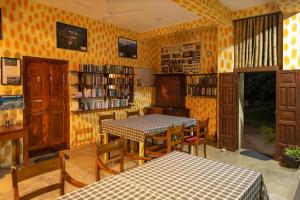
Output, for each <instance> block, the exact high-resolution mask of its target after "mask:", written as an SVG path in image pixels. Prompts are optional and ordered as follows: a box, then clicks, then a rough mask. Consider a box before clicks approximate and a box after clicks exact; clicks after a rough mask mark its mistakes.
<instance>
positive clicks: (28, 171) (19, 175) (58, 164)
mask: <svg viewBox="0 0 300 200" xmlns="http://www.w3.org/2000/svg"><path fill="white" fill-rule="evenodd" d="M54 170H60V182H59V183H56V184H52V185H49V186H46V187H43V188H40V189H38V190H36V191H33V192H31V193H28V194H26V195H24V196H22V197H20V195H19V187H18V183H19V182H22V181H25V180H27V179H29V178H33V177H35V176H38V175H41V174H44V173H47V172H51V171H54ZM12 181H13V190H14V199H15V200H19V199H20V200H27V199H32V198H34V197H37V196H39V195H41V194H44V193H47V192H51V191H53V190H57V189H59V190H60V195H64V193H65V189H64V187H65V181H67V182H68V183H70V184H71V185H73V186H75V187H79V188H81V187H84V186H86V184H84V183H81V182H79V181H76V180H75V179H73V178H72V177H71V176H70V175H69V174H68V173H67V172H66V170H65V160H64V154H63V153H62V152H60V157H59V158H56V159H52V160H47V161H43V162H39V163H36V164H34V165H31V166H26V167H22V168H18V169H17V168H16V167H12Z"/></svg>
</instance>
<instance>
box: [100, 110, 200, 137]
mask: <svg viewBox="0 0 300 200" xmlns="http://www.w3.org/2000/svg"><path fill="white" fill-rule="evenodd" d="M196 123H197V120H196V119H193V118H186V117H175V116H169V115H159V114H153V115H145V116H142V117H133V118H128V119H119V120H110V121H104V122H102V130H103V131H105V132H107V133H111V134H114V135H117V136H120V137H123V138H126V139H130V140H133V141H136V142H144V141H145V138H146V137H147V136H149V135H151V134H156V133H159V132H163V131H166V130H167V128H168V127H172V126H179V125H183V124H184V125H185V126H186V127H187V126H191V125H196Z"/></svg>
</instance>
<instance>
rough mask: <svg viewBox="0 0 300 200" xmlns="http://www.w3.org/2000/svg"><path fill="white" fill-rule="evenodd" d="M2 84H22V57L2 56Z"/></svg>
mask: <svg viewBox="0 0 300 200" xmlns="http://www.w3.org/2000/svg"><path fill="white" fill-rule="evenodd" d="M1 84H2V85H21V59H19V58H4V57H1Z"/></svg>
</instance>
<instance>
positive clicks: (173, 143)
mask: <svg viewBox="0 0 300 200" xmlns="http://www.w3.org/2000/svg"><path fill="white" fill-rule="evenodd" d="M183 142H184V125H182V126H177V127H170V128H168V129H167V153H170V152H171V151H172V150H173V149H176V150H179V151H182V149H183ZM177 145H179V146H180V147H179V148H178V147H177Z"/></svg>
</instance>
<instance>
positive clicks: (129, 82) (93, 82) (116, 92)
mask: <svg viewBox="0 0 300 200" xmlns="http://www.w3.org/2000/svg"><path fill="white" fill-rule="evenodd" d="M79 68H80V69H79V71H71V74H75V75H77V76H78V83H76V84H71V86H72V87H76V88H77V89H78V91H79V92H82V94H83V96H82V97H74V98H72V99H73V100H78V101H79V109H77V110H73V111H72V112H73V113H75V114H81V113H89V112H100V111H107V110H111V109H116V108H117V109H118V108H130V103H133V98H134V72H133V67H128V66H115V65H93V64H80V66H79ZM124 88H126V91H125V89H124ZM99 98H102V99H103V98H104V99H105V101H106V102H107V104H108V107H107V104H104V103H103V102H100V103H99ZM86 100H88V101H86Z"/></svg>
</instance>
